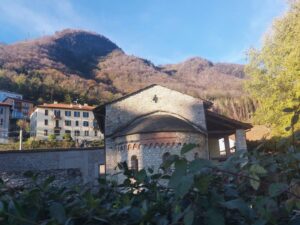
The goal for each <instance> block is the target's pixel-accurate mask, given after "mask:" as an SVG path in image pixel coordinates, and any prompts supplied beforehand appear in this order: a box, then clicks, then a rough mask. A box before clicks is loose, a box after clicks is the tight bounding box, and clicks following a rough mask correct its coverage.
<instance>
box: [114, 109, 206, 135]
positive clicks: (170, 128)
mask: <svg viewBox="0 0 300 225" xmlns="http://www.w3.org/2000/svg"><path fill="white" fill-rule="evenodd" d="M156 132H188V133H206V132H205V131H202V130H201V128H198V127H196V126H195V125H193V124H192V123H190V122H188V121H185V120H183V119H181V118H178V117H175V116H172V115H167V114H166V115H164V114H163V115H150V116H146V117H142V118H139V119H137V120H135V121H133V122H132V123H131V124H129V125H128V126H126V127H125V128H123V129H121V130H119V131H117V132H116V133H115V134H114V135H113V137H120V136H126V135H130V134H145V133H156Z"/></svg>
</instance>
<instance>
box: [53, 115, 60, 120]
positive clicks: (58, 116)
mask: <svg viewBox="0 0 300 225" xmlns="http://www.w3.org/2000/svg"><path fill="white" fill-rule="evenodd" d="M52 119H54V120H61V115H53V116H52Z"/></svg>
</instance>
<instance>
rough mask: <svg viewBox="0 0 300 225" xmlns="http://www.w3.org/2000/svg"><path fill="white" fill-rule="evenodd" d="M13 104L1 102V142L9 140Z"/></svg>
mask: <svg viewBox="0 0 300 225" xmlns="http://www.w3.org/2000/svg"><path fill="white" fill-rule="evenodd" d="M10 110H11V105H9V104H7V103H3V102H0V143H1V144H5V143H7V142H8V136H9V135H8V134H9V118H10Z"/></svg>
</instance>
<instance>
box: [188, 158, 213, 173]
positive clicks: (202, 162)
mask: <svg viewBox="0 0 300 225" xmlns="http://www.w3.org/2000/svg"><path fill="white" fill-rule="evenodd" d="M213 167H214V164H213V162H212V161H211V160H207V159H195V160H193V161H192V162H190V163H189V166H188V168H189V171H190V172H192V173H195V172H199V171H200V170H201V169H203V168H213Z"/></svg>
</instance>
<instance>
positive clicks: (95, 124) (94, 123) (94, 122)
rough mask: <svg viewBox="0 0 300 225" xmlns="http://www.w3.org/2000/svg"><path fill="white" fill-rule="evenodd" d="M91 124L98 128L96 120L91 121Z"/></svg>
mask: <svg viewBox="0 0 300 225" xmlns="http://www.w3.org/2000/svg"><path fill="white" fill-rule="evenodd" d="M93 126H94V128H96V129H98V123H97V120H94V121H93Z"/></svg>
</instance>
